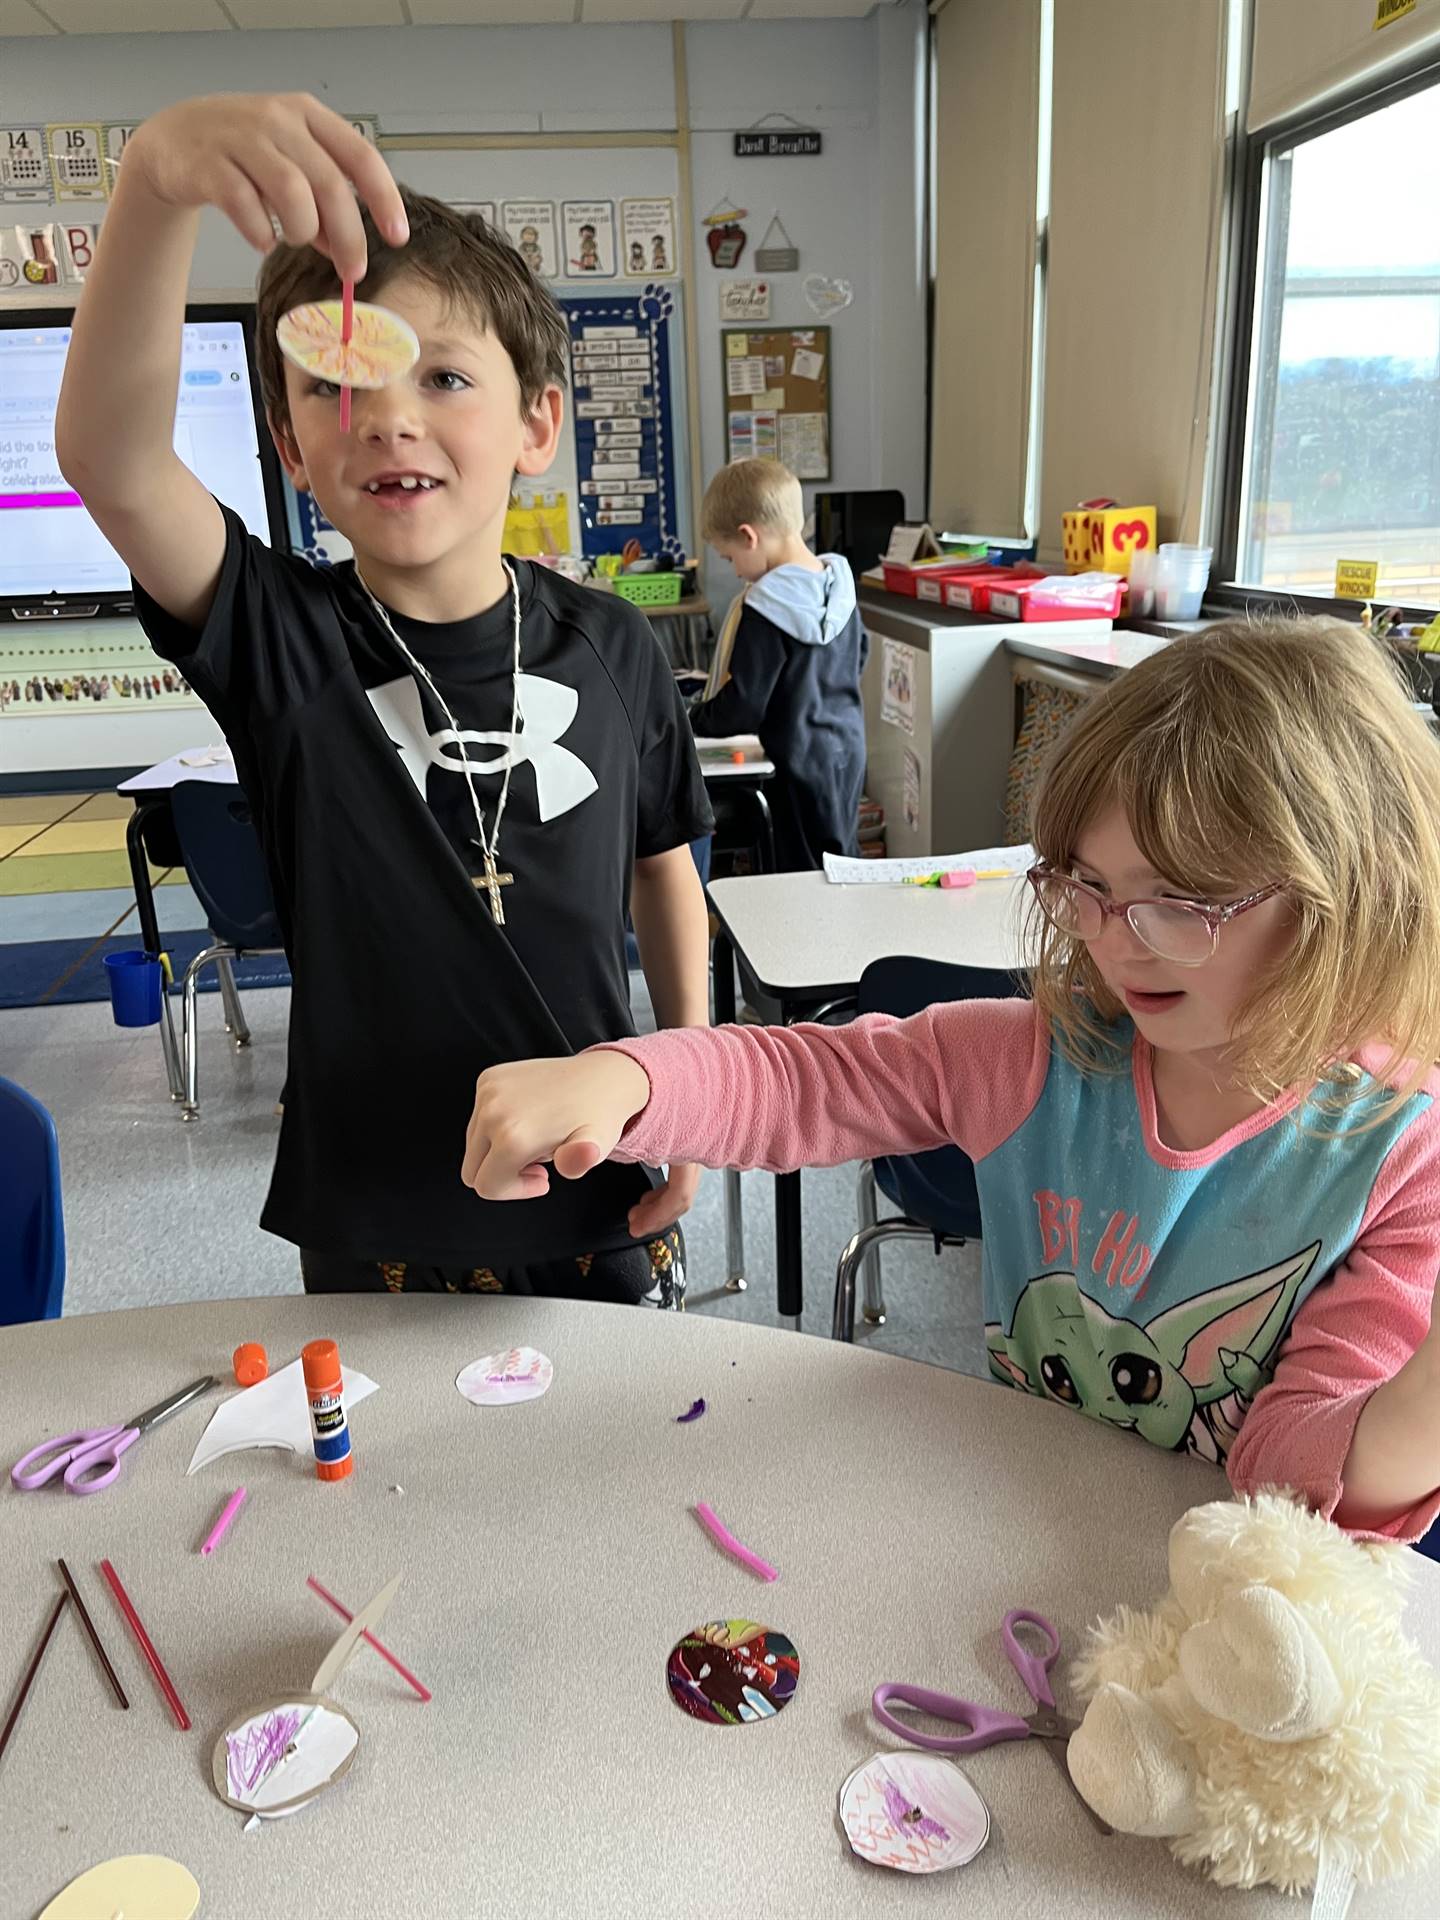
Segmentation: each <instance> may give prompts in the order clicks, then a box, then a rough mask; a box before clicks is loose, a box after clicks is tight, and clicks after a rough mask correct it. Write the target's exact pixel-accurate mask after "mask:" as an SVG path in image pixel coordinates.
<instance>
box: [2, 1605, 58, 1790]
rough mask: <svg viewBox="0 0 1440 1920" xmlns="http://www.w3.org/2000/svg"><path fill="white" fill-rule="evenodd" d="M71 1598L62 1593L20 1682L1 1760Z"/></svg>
mask: <svg viewBox="0 0 1440 1920" xmlns="http://www.w3.org/2000/svg"><path fill="white" fill-rule="evenodd" d="M69 1598H70V1596H69V1594H68V1593H62V1594H61V1595H60V1597H59V1598H58V1599H57V1600H56V1602H55V1607H54V1610H53V1612H52V1613H51V1615H50V1619H49V1623H48V1624H47V1626H46V1628H45V1632H44V1634H43V1635H42V1637H41V1640H40V1644H39V1646H38V1647H37V1648H36V1649H35V1652H34V1655H33V1657H32V1658H31V1661H30V1665H29V1667H28V1669H27V1670H26V1674H25V1678H24V1679H23V1680H22V1681H21V1682H20V1691H19V1692H18V1693H17V1694H16V1696H15V1703H14V1705H13V1706H12V1707H11V1709H10V1717H9V1719H8V1720H7V1721H6V1722H5V1731H4V1732H3V1733H0V1760H3V1759H4V1758H5V1749H6V1747H8V1746H9V1744H10V1736H11V1734H12V1733H13V1732H14V1731H15V1722H16V1721H17V1720H18V1719H19V1718H20V1709H21V1708H22V1707H23V1706H24V1704H25V1696H26V1694H27V1693H29V1691H30V1683H31V1681H32V1680H33V1679H34V1678H35V1676H36V1674H37V1673H38V1672H39V1671H40V1662H41V1661H42V1660H43V1659H44V1658H45V1649H46V1648H47V1647H48V1646H49V1644H50V1636H51V1634H52V1633H54V1631H55V1627H56V1624H57V1622H58V1621H59V1618H60V1616H61V1614H62V1613H63V1612H64V1611H65V1603H66V1601H67V1600H68V1599H69Z"/></svg>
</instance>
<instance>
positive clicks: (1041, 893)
mask: <svg viewBox="0 0 1440 1920" xmlns="http://www.w3.org/2000/svg"><path fill="white" fill-rule="evenodd" d="M1025 877H1026V879H1027V880H1028V881H1029V882H1030V885H1031V886H1032V887H1033V888H1034V890H1035V898H1036V900H1037V901H1038V902H1039V904H1040V911H1041V912H1042V913H1043V914H1044V916H1045V918H1046V919H1047V920H1048V921H1049V922H1050V924H1051V926H1052V927H1054V929H1055V931H1056V932H1057V933H1063V934H1068V935H1069V936H1070V937H1071V938H1072V939H1075V940H1098V939H1099V938H1100V935H1101V934H1102V933H1103V932H1104V930H1105V922H1106V921H1107V920H1108V919H1109V918H1110V917H1111V915H1112V914H1118V915H1119V916H1120V918H1121V919H1123V920H1124V922H1125V924H1126V925H1127V926H1128V927H1129V929H1130V931H1131V932H1132V933H1133V934H1134V935H1135V938H1136V939H1137V940H1138V941H1140V943H1141V944H1142V946H1146V947H1148V948H1149V949H1150V951H1151V953H1153V954H1154V955H1155V957H1156V959H1158V960H1168V961H1170V963H1171V964H1172V966H1177V967H1203V966H1204V964H1205V962H1206V961H1207V960H1211V959H1213V958H1214V956H1215V949H1216V947H1217V946H1218V945H1219V943H1220V929H1221V928H1222V927H1223V926H1224V925H1225V923H1226V921H1227V920H1233V919H1235V918H1236V916H1237V915H1238V914H1242V913H1248V912H1249V911H1250V909H1251V907H1258V906H1259V905H1260V903H1261V901H1262V900H1269V899H1272V898H1273V897H1274V896H1275V895H1276V894H1277V893H1279V892H1280V891H1281V888H1280V886H1279V883H1278V882H1277V883H1276V884H1275V885H1274V886H1270V887H1262V888H1261V889H1260V891H1259V892H1258V893H1247V894H1246V895H1245V897H1244V899H1243V900H1231V901H1230V902H1229V903H1228V904H1227V905H1225V906H1223V907H1215V906H1211V905H1209V904H1208V903H1207V902H1205V901H1201V900H1154V899H1150V900H1107V899H1106V897H1105V895H1104V894H1103V893H1101V892H1099V891H1098V890H1097V889H1096V888H1095V887H1092V886H1090V885H1088V884H1087V883H1086V882H1085V881H1084V880H1077V879H1076V878H1075V877H1074V875H1073V874H1069V873H1057V872H1056V871H1055V870H1054V868H1052V867H1045V866H1038V867H1031V869H1030V871H1029V872H1028V873H1027V874H1026V876H1025Z"/></svg>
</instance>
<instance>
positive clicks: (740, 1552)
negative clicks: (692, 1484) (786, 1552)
mask: <svg viewBox="0 0 1440 1920" xmlns="http://www.w3.org/2000/svg"><path fill="white" fill-rule="evenodd" d="M695 1518H696V1519H697V1520H698V1521H699V1522H700V1524H701V1526H702V1527H704V1529H705V1531H706V1532H707V1533H708V1534H709V1535H710V1537H711V1539H712V1540H714V1542H715V1544H716V1545H717V1546H721V1547H723V1548H724V1549H725V1551H726V1553H728V1554H732V1555H733V1556H734V1557H735V1559H737V1560H738V1561H739V1562H740V1564H741V1566H742V1567H748V1568H749V1569H750V1571H751V1573H753V1574H755V1575H756V1576H757V1578H759V1579H761V1580H778V1579H779V1578H780V1574H779V1571H778V1569H777V1568H775V1567H772V1566H771V1565H770V1563H769V1561H767V1560H762V1559H761V1558H760V1556H759V1554H758V1553H752V1552H751V1551H750V1549H749V1547H747V1546H745V1545H743V1544H742V1543H741V1542H740V1541H739V1540H737V1539H736V1538H735V1536H734V1534H733V1533H731V1532H730V1530H729V1528H728V1527H725V1526H723V1525H722V1524H721V1522H720V1519H719V1517H718V1516H717V1514H716V1512H715V1509H714V1508H713V1507H707V1506H706V1504H705V1502H704V1501H703V1500H697V1501H696V1503H695Z"/></svg>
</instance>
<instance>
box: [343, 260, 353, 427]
mask: <svg viewBox="0 0 1440 1920" xmlns="http://www.w3.org/2000/svg"><path fill="white" fill-rule="evenodd" d="M354 331H355V282H354V281H353V280H342V281H341V282H340V344H341V346H342V347H348V346H349V344H350V339H351V336H352V335H353V333H354ZM340 431H341V433H348V432H349V431H350V389H349V387H341V389H340Z"/></svg>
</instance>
